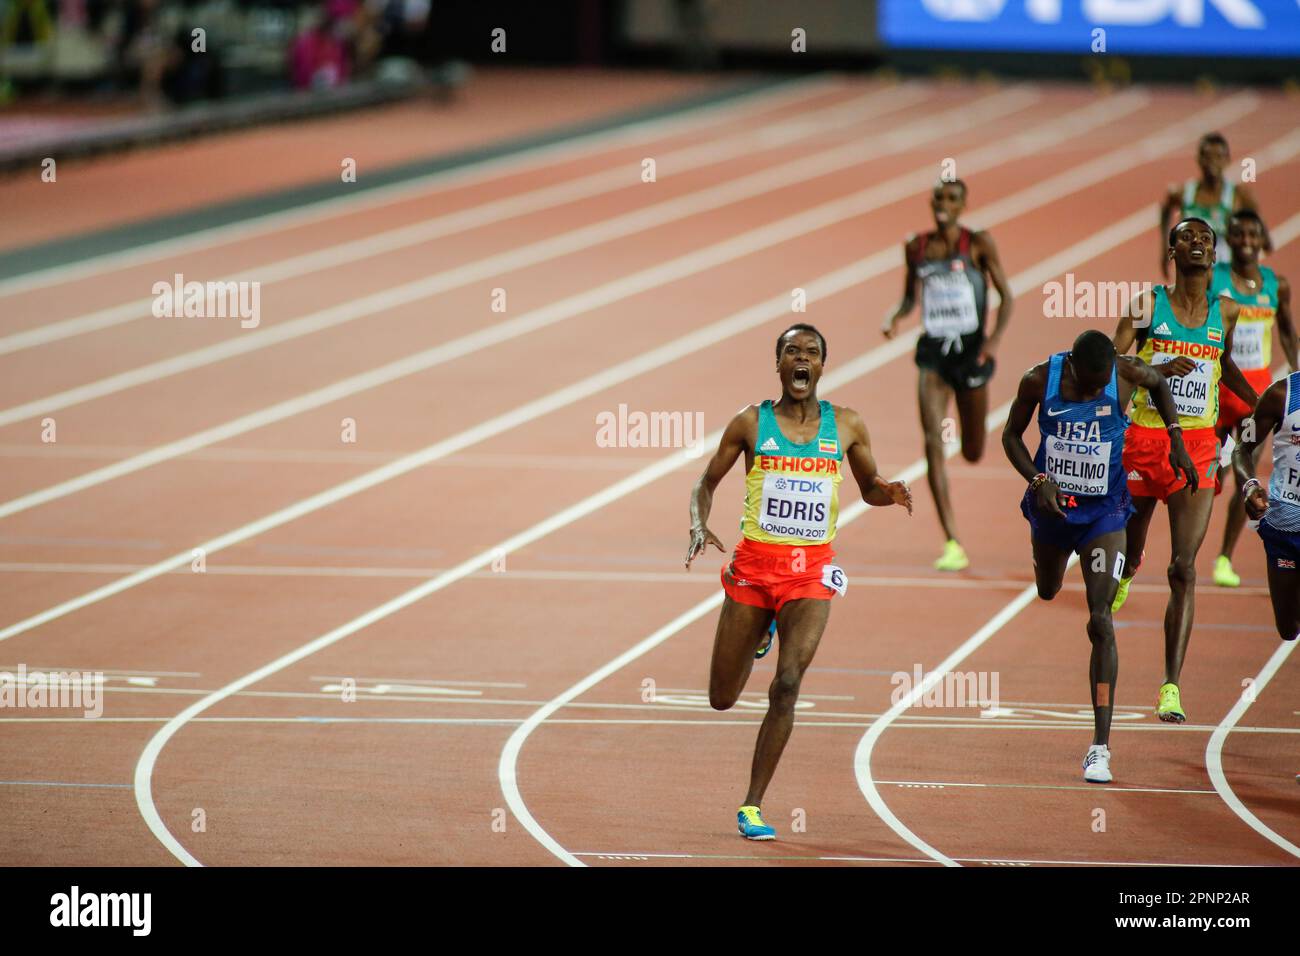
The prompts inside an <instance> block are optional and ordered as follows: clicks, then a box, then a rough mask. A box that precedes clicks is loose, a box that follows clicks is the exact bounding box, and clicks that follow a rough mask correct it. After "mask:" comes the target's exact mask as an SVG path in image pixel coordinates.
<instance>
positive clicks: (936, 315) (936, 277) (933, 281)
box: [921, 260, 980, 338]
mask: <svg viewBox="0 0 1300 956" xmlns="http://www.w3.org/2000/svg"><path fill="white" fill-rule="evenodd" d="M953 264H955V265H963V266H964V265H965V264H964V263H962V262H961V260H956V261H955V262H954V263H953ZM940 267H942V264H941V265H940ZM922 275H923V276H924V280H925V286H924V289H923V292H922V295H921V322H922V324H923V325H924V327H925V333H926V335H930V336H933V337H934V338H950V337H952V336H957V335H971V334H972V333H974V332H978V331H979V328H980V317H979V314H978V313H977V312H976V311H975V287H974V286H973V285H971V281H970V279H969V278H967V276H966V272H965V269H964V268H963V269H954V270H945V271H943V272H939V271H935V272H932V273H930V274H929V275H925V274H924V270H923V271H922Z"/></svg>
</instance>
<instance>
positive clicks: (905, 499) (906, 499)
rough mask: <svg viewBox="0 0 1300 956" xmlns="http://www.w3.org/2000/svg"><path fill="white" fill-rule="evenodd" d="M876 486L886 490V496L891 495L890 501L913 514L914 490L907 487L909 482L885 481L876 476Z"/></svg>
mask: <svg viewBox="0 0 1300 956" xmlns="http://www.w3.org/2000/svg"><path fill="white" fill-rule="evenodd" d="M876 485H877V487H880V488H884V489H885V494H887V495H889V500H890V501H892V502H893V503H894V504H896V505H903V506H905V507H906V508H907V513H908V514H909V515H910V514H911V513H912V489H911V488H909V487H907V482H905V481H885V479H884V478H881V477H880V476H879V475H876Z"/></svg>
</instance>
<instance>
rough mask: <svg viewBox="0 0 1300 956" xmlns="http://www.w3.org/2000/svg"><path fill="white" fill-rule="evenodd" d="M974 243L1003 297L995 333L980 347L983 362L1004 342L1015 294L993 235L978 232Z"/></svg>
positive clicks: (994, 284) (988, 273)
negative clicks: (1003, 334)
mask: <svg viewBox="0 0 1300 956" xmlns="http://www.w3.org/2000/svg"><path fill="white" fill-rule="evenodd" d="M972 244H973V245H974V246H975V249H976V251H977V252H978V253H979V256H980V267H981V268H982V269H983V270H984V274H985V275H987V276H988V277H989V281H990V282H992V283H993V288H995V289H997V290H998V296H999V297H1000V299H1001V301H1000V302H999V303H998V318H997V322H996V323H995V324H994V326H993V334H992V335H990V336H989V337H988V338H987V339H985V340H984V345H983V347H982V348H981V349H980V356H979V361H980V362H981V363H983V362H984V361H986V360H987V359H990V358H993V357H994V356H995V355H996V354H997V350H998V345H1000V344H1001V342H1002V333H1004V332H1005V331H1006V330H1007V325H1008V324H1009V323H1010V322H1011V310H1012V308H1013V306H1014V301H1013V300H1014V298H1015V296H1014V294H1013V293H1012V291H1011V283H1010V282H1008V281H1007V274H1006V271H1005V270H1004V269H1003V268H1002V260H1001V259H999V258H998V248H997V246H996V245H994V244H993V237H992V236H991V235H989V234H988V233H987V232H977V233H975V236H974V241H973V243H972Z"/></svg>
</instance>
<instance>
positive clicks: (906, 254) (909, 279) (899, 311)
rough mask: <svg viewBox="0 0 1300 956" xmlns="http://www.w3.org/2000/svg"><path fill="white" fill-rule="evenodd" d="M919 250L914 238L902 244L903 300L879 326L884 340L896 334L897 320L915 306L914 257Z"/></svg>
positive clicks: (917, 242) (909, 238)
mask: <svg viewBox="0 0 1300 956" xmlns="http://www.w3.org/2000/svg"><path fill="white" fill-rule="evenodd" d="M919 248H920V242H919V241H918V240H917V238H916V236H909V237H908V239H907V242H905V243H903V264H904V270H905V271H904V273H903V298H902V299H900V300H899V302H898V306H897V308H895V309H894V311H893V312H891V313H890V314H889V315H888V316H886V317H885V323H884V325H883V326H881V329H880V330H881V331H882V332H883V333H884V334H885V338H887V339H892V338H893V337H894V335H895V334H896V333H897V331H898V330H897V329H896V328H895V326H896V325H897V324H898V321H899V319H901V318H903V317H904V316H905V315H907V314H908V313H909V312H911V311H912V307H913V306H915V305H916V257H917V250H918V249H919Z"/></svg>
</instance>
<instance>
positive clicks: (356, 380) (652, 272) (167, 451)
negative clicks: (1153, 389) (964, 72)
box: [0, 102, 1149, 639]
mask: <svg viewBox="0 0 1300 956" xmlns="http://www.w3.org/2000/svg"><path fill="white" fill-rule="evenodd" d="M1111 107H1112V112H1111V113H1109V114H1106V113H1098V112H1093V113H1091V114H1090V115H1087V116H1085V115H1083V114H1082V113H1072V114H1068V115H1067V116H1066V117H1063V118H1062V119H1061V120H1059V121H1057V122H1065V123H1066V124H1067V128H1068V129H1069V131H1070V132H1071V133H1072V134H1078V133H1079V132H1081V131H1083V130H1086V129H1088V128H1090V126H1091V125H1093V124H1095V123H1098V122H1101V121H1103V120H1104V119H1105V117H1106V116H1107V115H1111V116H1113V115H1114V113H1115V112H1117V111H1118V110H1119V109H1121V108H1122V109H1124V110H1126V111H1127V110H1131V109H1132V108H1133V107H1134V103H1133V102H1129V103H1127V104H1121V103H1112V104H1111ZM1015 145H1016V144H1015V143H1014V142H1012V143H1008V144H1005V145H1004V147H1003V150H1002V152H1001V153H1000V154H989V155H988V158H987V161H988V163H989V165H997V164H998V163H1000V162H1005V161H1007V158H1008V157H1010V156H1017V157H1018V156H1020V155H1022V154H1021V153H1020V152H1017V151H1016V150H1015V149H1012V147H1014V146H1015ZM998 156H1000V157H1001V158H997V157H998ZM977 159H978V157H976V158H974V159H970V160H968V161H965V162H964V164H963V168H964V169H967V170H970V169H973V168H980V162H977V161H976V160H977ZM914 178H915V177H912V176H902V177H896V178H895V179H893V180H890V181H887V182H885V183H881V184H879V185H878V186H876V187H873V188H871V189H868V190H866V191H864V192H862V193H858V194H855V195H854V196H852V197H848V198H846V199H845V200H838V201H832V202H830V203H827V204H825V205H823V206H820V207H816V208H815V209H813V210H810V211H809V212H808V213H806V214H801V215H797V216H794V217H792V218H791V219H787V220H781V221H779V222H777V223H774V224H770V225H769V226H765V227H760V229H758V230H755V231H754V232H752V233H748V234H746V235H744V236H741V237H738V238H736V239H731V240H726V241H724V242H723V243H720V244H718V245H716V246H713V247H709V248H706V249H704V250H700V251H698V252H695V253H690V254H688V255H686V256H682V257H680V258H678V259H676V260H672V261H670V262H668V263H664V264H662V265H660V266H656V267H652V268H651V269H648V270H644V271H643V272H641V273H637V274H634V275H632V276H628V277H625V278H622V279H618V280H614V281H612V282H610V283H607V284H606V285H605V286H601V287H598V288H596V289H593V290H590V291H588V292H585V293H582V294H579V295H577V296H573V297H570V298H569V299H565V300H562V301H560V302H557V303H553V304H552V305H549V306H545V307H543V308H541V309H538V310H534V311H532V312H526V313H523V314H522V315H520V316H518V317H516V318H515V319H512V320H510V321H507V322H504V323H501V324H499V325H497V326H494V327H492V328H491V329H488V330H484V331H482V332H479V333H475V334H473V335H470V336H467V337H462V338H460V339H457V340H456V341H455V342H452V343H447V344H444V345H441V346H437V347H435V348H432V349H429V350H427V351H425V352H421V353H418V354H416V355H413V356H408V357H407V358H404V359H400V360H398V361H396V362H393V363H390V364H388V365H385V366H381V367H380V368H377V369H372V370H371V371H368V372H364V373H361V374H359V375H355V376H352V377H350V378H347V379H343V380H342V381H339V382H335V383H333V384H332V385H328V386H325V387H324V388H322V389H317V390H316V391H313V392H309V393H307V394H305V395H300V396H298V397H296V398H293V399H288V400H286V401H284V402H280V403H277V404H275V405H272V406H269V407H267V408H264V409H260V410H258V411H256V412H251V413H249V414H248V415H244V416H242V417H240V418H237V419H234V420H232V421H228V422H225V423H224V424H221V425H217V426H214V427H212V428H208V429H205V430H203V431H200V432H197V433H195V434H192V435H189V436H186V437H185V438H181V439H177V440H176V441H173V442H170V443H168V444H166V445H161V446H158V447H157V448H154V449H151V450H149V451H146V452H142V453H140V454H138V455H134V456H132V457H130V458H126V459H123V460H121V461H118V462H115V463H113V464H111V465H106V466H103V467H101V468H97V469H94V470H92V471H89V472H86V473H84V474H82V475H79V476H77V477H75V478H70V479H68V480H66V481H63V482H60V483H58V484H55V485H51V486H49V487H47V488H43V489H40V490H38V491H34V492H30V493H28V494H26V495H23V496H21V497H18V498H14V499H11V500H10V501H7V502H4V503H3V504H0V518H3V517H7V516H9V515H13V514H17V513H19V512H21V511H25V510H28V509H30V508H34V507H37V506H38V505H42V504H46V503H48V502H50V501H55V500H57V499H59V498H63V497H66V496H68V495H71V494H75V493H77V492H80V491H83V490H86V489H87V488H91V487H95V486H97V485H100V484H103V483H105V482H108V481H112V480H114V479H116V478H119V477H122V476H124V475H128V474H132V473H134V472H137V471H140V470H142V469H144V468H148V467H151V466H153V465H155V464H159V463H161V462H164V461H168V460H171V459H173V458H176V457H179V456H182V455H186V454H189V453H191V452H194V451H196V450H198V449H201V448H204V447H207V446H209V445H212V444H215V443H217V442H220V441H225V440H228V439H230V438H233V437H236V436H238V435H242V434H245V433H247V432H249V431H252V430H255V429H258V428H262V427H264V426H266V425H268V424H271V423H274V422H277V421H281V420H284V419H286V418H289V417H292V416H294V415H298V414H301V413H303V412H305V411H308V410H310V409H314V408H318V407H320V406H321V405H324V404H327V403H329V402H333V401H339V400H341V399H342V398H345V397H348V396H351V395H354V394H357V393H359V392H362V391H366V390H368V389H371V388H375V387H377V386H379V385H382V384H387V383H389V382H392V381H395V380H397V379H400V378H403V377H405V376H407V375H412V374H416V373H418V372H422V371H425V370H427V369H429V368H432V367H434V366H436V365H438V364H441V363H443V362H447V361H451V360H452V359H455V358H459V357H462V356H463V355H466V354H470V353H471V352H474V351H478V350H482V349H484V348H486V347H488V346H490V345H494V344H497V343H499V342H502V341H506V340H508V339H510V338H514V337H516V336H519V335H523V334H526V333H528V332H531V331H534V330H535V329H539V328H543V327H545V326H548V325H552V324H554V323H557V322H560V321H562V320H564V319H567V318H570V317H572V316H573V315H577V314H581V313H582V312H585V311H589V310H591V309H595V308H598V307H600V306H602V305H608V304H611V303H613V302H616V301H618V300H620V299H622V298H625V297H627V296H629V295H633V294H637V293H639V292H643V291H648V290H650V289H653V288H655V287H656V286H659V285H663V284H665V283H667V282H670V281H674V280H676V279H680V278H683V277H685V276H688V275H692V274H695V273H698V272H700V271H704V270H706V269H709V268H713V267H715V266H717V265H719V264H721V263H724V262H729V261H732V260H734V259H738V258H741V257H743V256H745V255H748V254H750V253H752V252H754V251H757V249H759V248H765V247H767V246H771V245H777V244H779V243H781V242H785V241H789V240H791V239H793V238H797V237H798V236H800V235H806V234H807V233H809V232H813V231H816V230H817V229H820V228H824V227H826V226H828V225H832V224H834V223H836V222H839V221H842V220H844V219H847V218H852V217H853V216H855V215H861V214H863V213H865V212H869V211H872V210H874V209H877V208H880V207H881V206H885V205H889V204H890V203H892V202H894V201H897V196H898V195H899V191H900V190H902V189H903V188H904V187H907V186H909V185H915V183H912V179H914ZM1141 215H1144V213H1137V214H1135V217H1130V220H1126V221H1125V222H1126V223H1128V222H1131V221H1133V220H1134V219H1135V218H1136V217H1140V216H1141ZM1146 215H1148V216H1149V214H1146ZM989 218H990V217H986V222H987V221H989ZM997 221H1001V220H1000V219H999V220H997ZM1120 226H1121V228H1122V227H1123V226H1124V224H1120ZM1115 229H1116V227H1111V230H1112V231H1114V230H1115ZM1108 235H1109V238H1108V240H1107V241H1110V242H1116V241H1119V239H1118V234H1115V235H1110V234H1108ZM1068 252H1069V250H1066V253H1068ZM1059 259H1060V257H1057V258H1054V259H1049V260H1047V262H1046V263H1045V265H1048V266H1052V267H1053V268H1054V267H1055V263H1056V262H1057V261H1058V260H1059ZM1066 264H1068V262H1067V263H1066ZM896 267H897V252H896V250H894V249H885V250H881V251H880V252H878V253H876V254H875V255H873V256H870V257H868V258H867V259H863V260H860V261H859V262H858V263H855V264H853V265H850V266H848V267H847V268H846V269H842V270H838V271H837V272H834V273H831V274H829V275H826V276H822V277H821V278H819V279H817V280H815V281H814V282H813V283H810V284H808V283H806V284H805V287H806V288H807V289H808V293H809V295H811V296H814V297H815V298H824V297H827V296H830V295H833V294H835V292H837V291H842V290H843V289H846V288H849V287H850V286H849V285H845V284H844V282H845V281H847V280H848V279H849V277H850V276H854V275H856V276H857V277H858V278H856V279H855V280H854V281H853V282H852V283H850V284H856V283H857V282H863V281H866V280H867V279H869V278H872V277H874V276H877V275H880V274H883V273H884V272H886V271H888V270H890V269H893V268H896ZM778 301H781V302H782V304H781V305H779V306H778V305H776V303H777V302H778ZM769 302H770V303H772V307H773V309H777V310H779V311H777V312H773V313H772V314H774V315H775V314H784V312H785V310H786V309H787V308H788V305H789V303H788V301H783V300H779V299H775V298H774V299H772V300H769ZM760 308H761V307H760ZM746 311H747V312H748V311H750V310H746ZM740 314H742V315H743V314H746V313H740ZM729 321H730V320H724V321H723V322H721V323H717V324H716V326H715V327H714V328H715V334H721V331H722V330H721V328H719V327H720V326H723V325H725V324H726V323H727V322H729ZM762 321H765V319H760V320H758V321H757V322H756V323H754V324H759V323H761V322H762ZM687 338H691V337H690V336H688V337H687ZM684 344H685V339H679V340H678V341H677V343H676V346H675V347H682V346H683V345H684ZM673 347H674V346H673V345H672V344H670V345H669V346H664V347H663V348H664V350H669V349H671V348H673ZM0 639H2V638H0Z"/></svg>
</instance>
